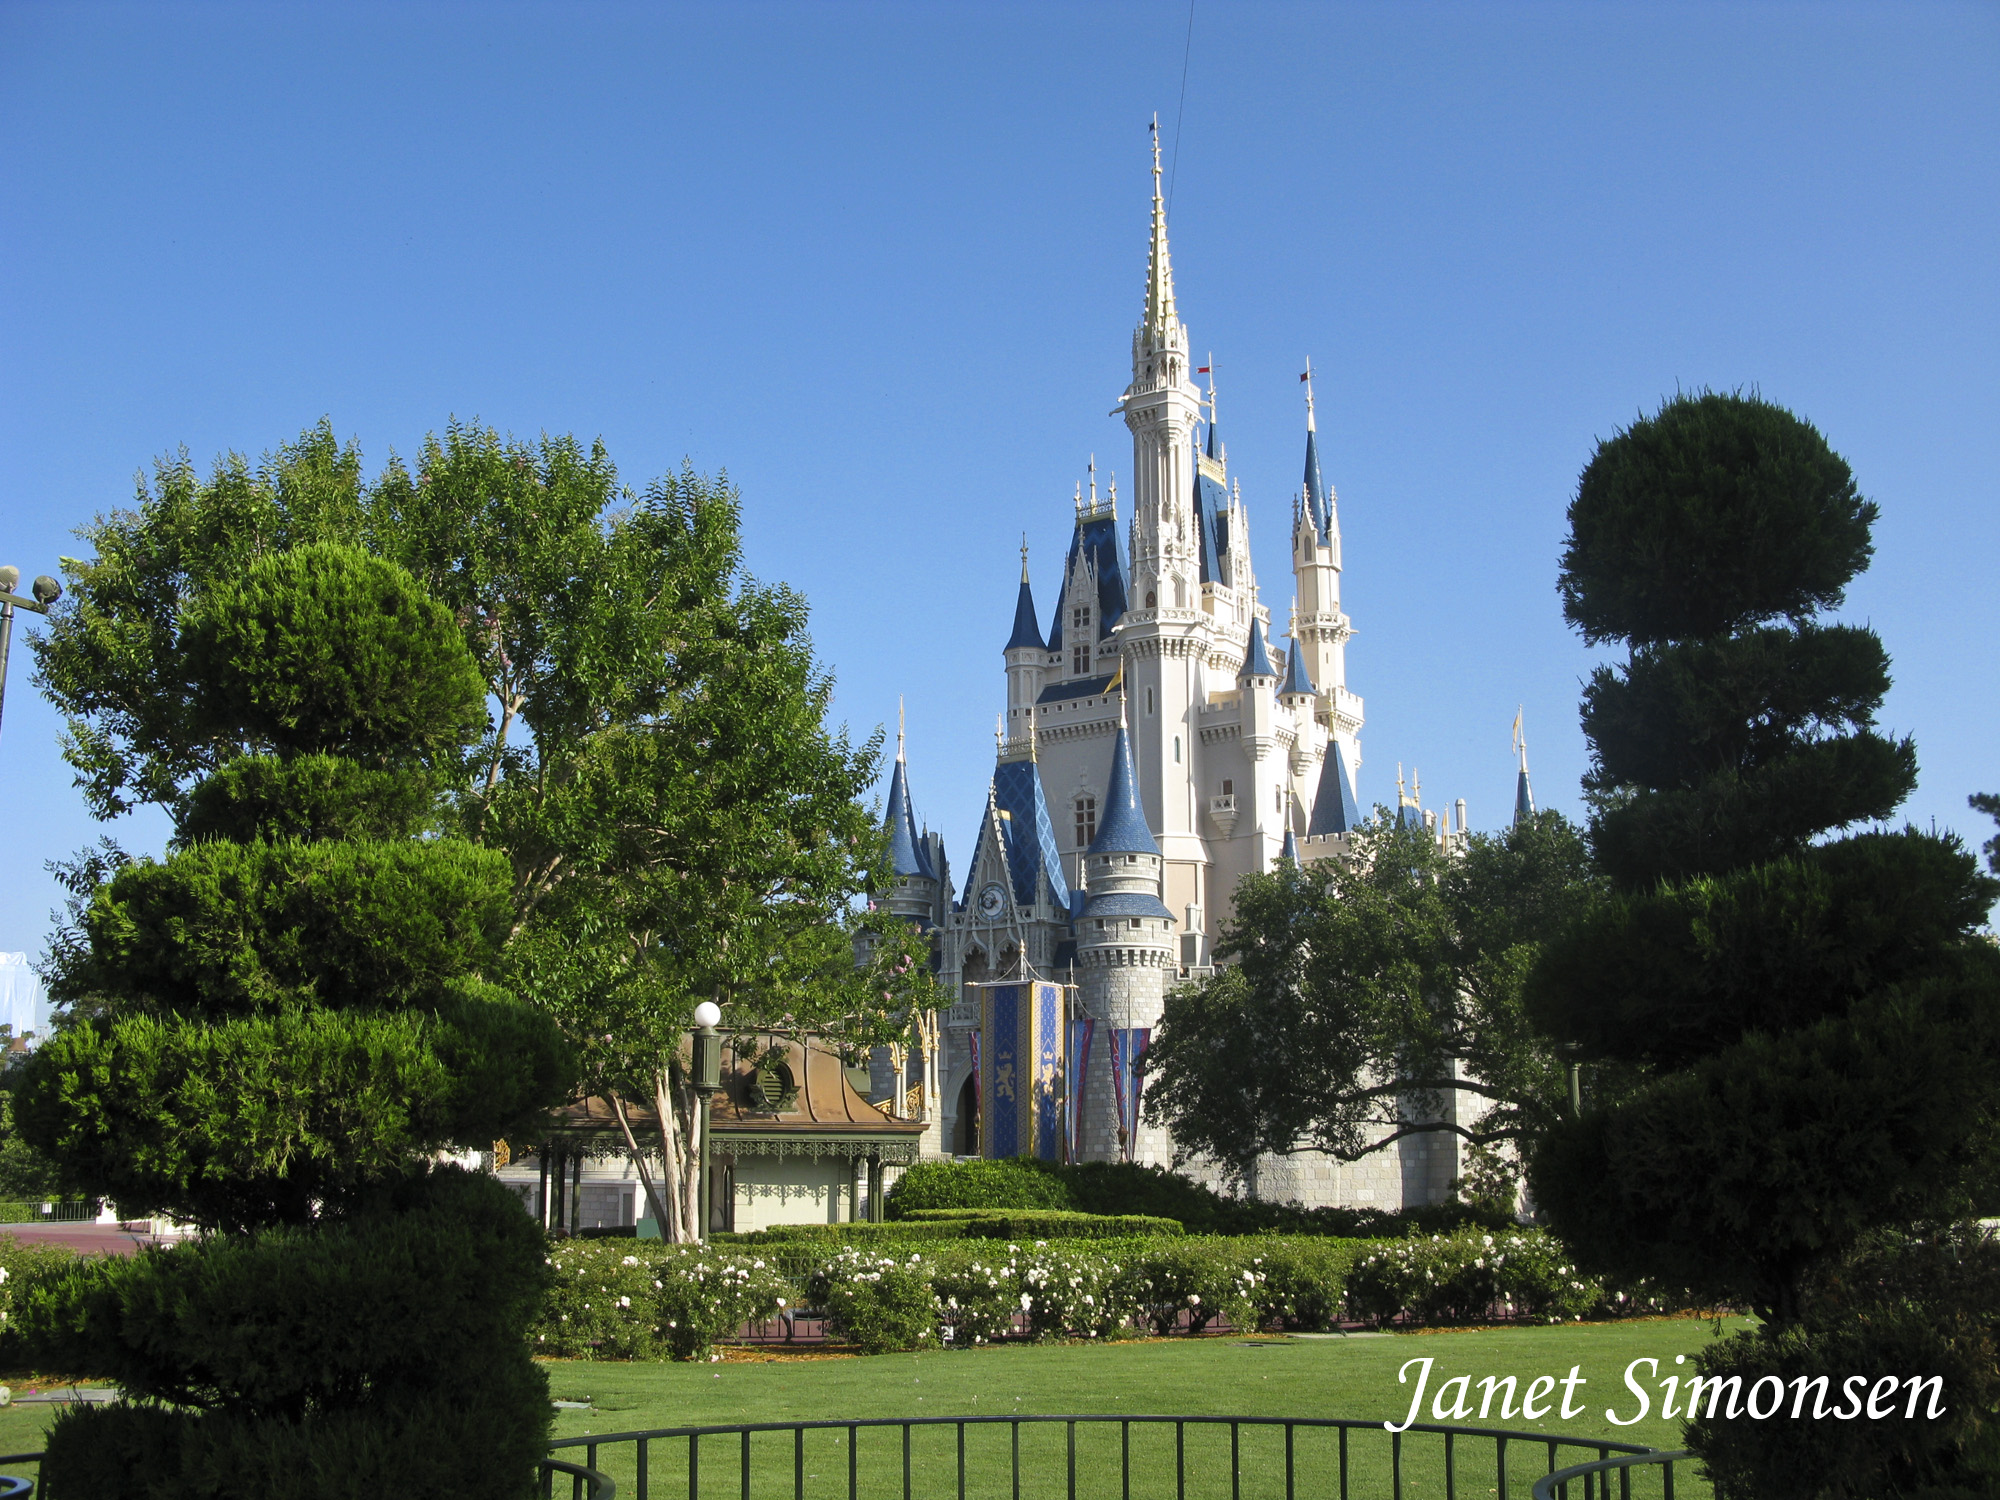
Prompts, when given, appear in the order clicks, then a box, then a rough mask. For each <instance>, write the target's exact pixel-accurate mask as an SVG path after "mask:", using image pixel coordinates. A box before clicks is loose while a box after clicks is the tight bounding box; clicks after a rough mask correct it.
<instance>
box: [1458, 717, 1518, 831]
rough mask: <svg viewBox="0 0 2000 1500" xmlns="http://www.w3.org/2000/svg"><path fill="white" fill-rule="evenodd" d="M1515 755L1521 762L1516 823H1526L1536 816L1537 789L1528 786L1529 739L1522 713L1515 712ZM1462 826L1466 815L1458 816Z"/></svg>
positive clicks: (1516, 803) (1516, 781) (1516, 791)
mask: <svg viewBox="0 0 2000 1500" xmlns="http://www.w3.org/2000/svg"><path fill="white" fill-rule="evenodd" d="M1514 754H1515V755H1516V756H1517V757H1519V759H1520V762H1521V770H1520V774H1519V775H1518V776H1516V777H1515V779H1514V821H1515V822H1516V823H1525V822H1527V821H1528V819H1530V818H1532V817H1533V816H1534V815H1535V789H1534V788H1533V787H1531V786H1529V785H1528V738H1527V736H1526V735H1524V734H1522V733H1521V711H1520V710H1519V709H1518V708H1517V709H1515V710H1514ZM1458 821H1459V824H1460V826H1461V827H1462V826H1464V823H1465V814H1464V813H1463V812H1461V813H1460V814H1459V815H1458Z"/></svg>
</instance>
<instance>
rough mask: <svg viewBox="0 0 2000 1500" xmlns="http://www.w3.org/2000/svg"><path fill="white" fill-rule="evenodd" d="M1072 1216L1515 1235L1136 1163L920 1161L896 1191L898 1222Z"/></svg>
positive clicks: (1443, 1211)
mask: <svg viewBox="0 0 2000 1500" xmlns="http://www.w3.org/2000/svg"><path fill="white" fill-rule="evenodd" d="M979 1209H985V1210H989V1211H991V1210H1021V1209H1067V1210H1070V1211H1072V1212H1081V1213H1089V1214H1098V1215H1109V1216H1129V1215H1140V1216H1144V1217H1148V1218H1156V1219H1172V1220H1174V1221H1176V1222H1178V1223H1179V1224H1180V1225H1181V1226H1182V1227H1183V1228H1184V1229H1185V1230H1186V1231H1187V1232H1188V1233H1189V1234H1196V1235H1245V1234H1283V1235H1333V1236H1337V1237H1339V1238H1342V1239H1375V1238H1397V1237H1400V1236H1403V1235H1407V1234H1449V1233H1452V1232H1453V1231H1456V1230H1459V1229H1466V1228H1473V1227H1478V1228H1483V1229H1487V1230H1494V1231H1497V1230H1503V1229H1505V1230H1512V1229H1517V1228H1519V1227H1520V1226H1519V1225H1518V1224H1516V1223H1515V1221H1514V1220H1513V1219H1512V1218H1511V1217H1509V1216H1508V1215H1506V1214H1504V1213H1497V1212H1494V1211H1491V1210H1485V1209H1479V1208H1475V1207H1472V1206H1470V1205H1468V1204H1463V1203H1438V1204H1431V1205H1428V1206H1426V1207H1422V1208H1410V1209H1403V1210H1401V1211H1400V1212H1397V1213H1388V1212H1385V1211H1383V1210H1381V1209H1374V1208H1301V1207H1300V1206H1299V1205H1297V1204H1295V1203H1260V1202H1257V1201H1256V1200H1254V1199H1247V1198H1229V1197H1225V1196H1224V1195H1223V1194H1221V1193H1218V1192H1216V1191H1215V1190H1214V1189H1213V1188H1209V1187H1205V1186H1203V1185H1202V1184H1201V1183H1198V1182H1196V1181H1194V1180H1193V1179H1192V1178H1188V1177H1183V1176H1181V1175H1180V1174H1179V1173H1177V1172H1170V1171H1168V1170H1167V1169H1166V1168H1165V1167H1150V1166H1140V1165H1138V1164H1137V1163H1135V1162H1101V1161H1100V1162H1079V1163H1077V1164H1075V1165H1073V1166H1065V1165H1062V1164H1060V1163H1056V1162H1044V1161H1037V1160H1035V1159H1033V1158H1030V1157H1010V1158H1007V1159H1005V1160H1001V1161H972V1162H919V1163H917V1164H916V1165H915V1166H912V1167H911V1168H909V1170H908V1171H906V1172H904V1174H903V1175H902V1177H901V1178H899V1179H898V1180H897V1182H896V1185H895V1186H894V1187H892V1188H890V1189H889V1196H888V1199H887V1203H886V1211H887V1214H888V1217H889V1218H890V1220H892V1221H897V1220H903V1221H907V1220H910V1219H914V1218H917V1217H919V1216H928V1215H929V1214H932V1213H935V1212H937V1211H939V1210H961V1211H963V1210H979Z"/></svg>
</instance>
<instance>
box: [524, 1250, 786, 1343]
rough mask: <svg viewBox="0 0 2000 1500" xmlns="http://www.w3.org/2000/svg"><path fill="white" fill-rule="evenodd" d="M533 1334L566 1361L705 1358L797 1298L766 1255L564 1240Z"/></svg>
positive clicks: (552, 1262)
mask: <svg viewBox="0 0 2000 1500" xmlns="http://www.w3.org/2000/svg"><path fill="white" fill-rule="evenodd" d="M545 1259H546V1263H547V1265H548V1267H549V1271H550V1275H551V1277H552V1285H551V1289H550V1291H549V1295H548V1298H547V1300H546V1301H545V1302H544V1303H543V1307H542V1313H541V1318H540V1320H539V1322H538V1323H537V1325H536V1327H535V1331H534V1348H535V1352H536V1353H538V1354H548V1355H557V1356H563V1357H568V1358H582V1359H589V1358H608V1359H663V1358H664V1359H677V1360H699V1359H707V1358H709V1357H710V1356H711V1355H712V1354H713V1353H714V1349H715V1345H716V1344H717V1343H719V1342H721V1341H723V1340H725V1339H728V1338H730V1337H732V1336H734V1335H735V1334H736V1333H738V1332H739V1331H740V1330H741V1329H742V1328H743V1326H744V1325H745V1324H746V1323H761V1322H763V1321H765V1320H766V1319H768V1318H772V1317H775V1316H777V1315H778V1314H779V1313H780V1312H782V1311H784V1310H785V1309H786V1308H787V1307H789V1306H791V1305H792V1304H793V1303H794V1302H795V1301H796V1298H797V1295H798V1294H797V1292H796V1291H795V1289H794V1287H793V1284H792V1282H791V1281H790V1279H788V1278H787V1277H786V1276H785V1275H784V1274H783V1272H782V1270H781V1269H780V1268H779V1267H778V1266H777V1265H776V1264H774V1263H773V1262H771V1261H770V1260H768V1259H767V1258H766V1257H764V1256H761V1255H756V1254H752V1253H749V1252H745V1251H738V1250H733V1249H730V1248H727V1247H721V1246H700V1245H662V1244H660V1243H659V1242H658V1241H653V1240H625V1239H617V1240H609V1239H606V1240H579V1239H573V1240H564V1241H561V1242H560V1243H558V1244H556V1245H554V1246H552V1247H551V1248H550V1250H549V1252H548V1255H547V1256H546V1258H545Z"/></svg>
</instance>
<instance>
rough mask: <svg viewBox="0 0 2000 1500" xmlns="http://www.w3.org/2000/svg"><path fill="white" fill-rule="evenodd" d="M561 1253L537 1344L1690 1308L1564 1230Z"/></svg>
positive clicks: (932, 1336) (970, 1341) (697, 1349)
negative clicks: (763, 1333) (1587, 1272)
mask: <svg viewBox="0 0 2000 1500" xmlns="http://www.w3.org/2000/svg"><path fill="white" fill-rule="evenodd" d="M965 1222H968V1221H966V1220H944V1221H932V1223H933V1224H938V1223H942V1224H946V1225H952V1226H954V1227H955V1226H956V1225H958V1224H963V1223H965ZM973 1222H976V1221H973ZM813 1227H817V1226H813ZM869 1227H873V1228H886V1227H889V1226H869ZM906 1227H909V1228H927V1227H931V1225H927V1224H923V1223H918V1224H913V1225H908V1226H906ZM550 1263H551V1266H552V1267H553V1268H554V1271H555V1274H556V1280H557V1283H558V1286H557V1291H556V1292H555V1294H554V1295H553V1296H552V1297H551V1298H550V1300H549V1304H548V1307H549V1311H548V1312H547V1314H546V1315H545V1317H544V1322H543V1324H542V1326H541V1327H540V1329H539V1330H538V1332H537V1340H536V1349H537V1352H540V1353H545V1354H571V1355H586V1356H588V1355H593V1354H594V1355H600V1356H609V1357H613V1358H634V1359H657V1358H662V1357H666V1356H668V1355H671V1356H673V1357H676V1358H682V1359H688V1358H702V1357H704V1356H706V1355H707V1354H708V1352H709V1348H710V1345H711V1344H713V1343H716V1342H720V1341H722V1340H725V1339H727V1338H729V1337H730V1336H731V1335H733V1334H734V1333H735V1332H736V1331H737V1330H738V1329H739V1328H740V1327H741V1326H742V1325H743V1324H744V1323H746V1322H754V1321H762V1320H763V1319H766V1318H769V1317H771V1316H773V1315H775V1314H776V1313H778V1312H780V1311H783V1310H785V1308H786V1303H787V1302H788V1301H789V1302H790V1303H791V1304H792V1305H793V1306H794V1307H801V1308H812V1309H815V1310H817V1311H818V1312H820V1313H822V1314H824V1315H825V1316H826V1317H827V1318H828V1320H829V1321H830V1322H831V1323H832V1324H833V1325H834V1331H835V1332H836V1334H837V1335H838V1336H839V1337H842V1338H844V1339H846V1340H848V1341H850V1342H852V1343H854V1344H856V1345H858V1346H859V1347H860V1348H862V1349H863V1350H864V1351H866V1352H869V1353H880V1352H885V1351H888V1350H892V1349H916V1348H928V1347H931V1346H933V1345H934V1344H937V1343H940V1342H941V1343H943V1344H944V1345H945V1346H947V1347H950V1348H970V1347H975V1346H977V1345H980V1344H986V1343H992V1342H994V1341H996V1340H999V1339H1004V1338H1019V1337H1026V1338H1029V1339H1102V1338H1112V1337H1117V1336H1118V1335H1119V1334H1121V1333H1123V1332H1125V1331H1126V1330H1128V1329H1138V1330H1142V1331H1148V1332H1151V1333H1154V1334H1159V1335H1166V1334H1174V1333H1181V1332H1185V1333H1189V1334H1199V1333H1201V1332H1203V1331H1204V1330H1206V1329H1208V1328H1210V1327H1211V1326H1213V1325H1214V1324H1215V1323H1216V1322H1217V1321H1219V1320H1221V1319H1227V1320H1228V1321H1229V1323H1230V1324H1231V1325H1232V1326H1233V1327H1235V1328H1236V1329H1238V1330H1242V1331H1249V1330H1253V1329H1259V1328H1270V1327H1274V1326H1275V1327H1278V1328H1282V1329H1288V1330H1295V1331H1308V1330H1311V1331H1323V1330H1328V1329H1332V1328H1336V1327H1338V1326H1339V1325H1340V1323H1341V1321H1342V1320H1343V1319H1350V1320H1351V1319H1356V1318H1361V1319H1371V1320H1373V1321H1376V1322H1378V1323H1386V1322H1389V1321H1392V1320H1396V1319H1401V1320H1404V1321H1406V1322H1409V1323H1436V1322H1463V1321H1476V1320H1480V1319H1485V1318H1488V1317H1492V1316H1495V1310H1496V1308H1498V1309H1501V1310H1502V1311H1501V1312H1500V1313H1499V1315H1500V1316H1511V1317H1514V1318H1516V1319H1535V1320H1537V1321H1542V1320H1546V1321H1550V1322H1554V1321H1559V1320H1567V1319H1570V1318H1575V1317H1581V1316H1585V1315H1595V1316H1618V1315H1621V1314H1628V1313H1639V1312H1659V1311H1667V1310H1671V1309H1672V1308H1673V1307H1675V1306H1680V1305H1685V1303H1684V1302H1677V1301H1675V1300H1673V1299H1669V1298H1667V1297H1664V1296H1662V1295H1659V1294H1658V1293H1657V1291H1651V1292H1649V1291H1645V1290H1644V1289H1639V1290H1627V1291H1623V1292H1619V1291H1613V1290H1609V1289H1607V1288H1606V1287H1605V1286H1604V1285H1603V1284H1602V1283H1600V1282H1597V1281H1594V1280H1590V1279H1588V1278H1584V1277H1579V1276H1578V1275H1577V1274H1576V1271H1575V1268H1574V1267H1573V1266H1572V1265H1571V1264H1570V1261H1569V1256H1568V1252H1567V1251H1566V1250H1565V1249H1564V1247H1563V1246H1562V1244H1561V1242H1560V1241H1558V1240H1555V1239H1554V1238H1552V1237H1551V1236H1549V1235H1547V1234H1545V1233H1543V1232H1542V1231H1540V1230H1520V1231H1516V1232H1514V1233H1512V1234H1502V1235H1488V1234H1486V1233H1484V1232H1483V1231H1477V1230H1474V1231H1467V1232H1462V1233H1459V1234H1454V1235H1439V1236H1433V1237H1429V1238H1410V1239H1404V1240H1372V1241H1371V1240H1342V1239H1335V1238H1332V1237H1330V1236H1326V1235H1297V1236H1277V1235H1261V1236H1221V1235H1211V1236H1202V1237H1195V1236H1183V1235H1174V1234H1168V1235H1148V1236H1142V1237H1134V1238H1126V1239H1099V1240H1077V1239H1054V1240H1038V1241H1027V1240H992V1239H981V1238H969V1237H959V1238H933V1239H928V1240H920V1241H917V1242H913V1243H903V1244H896V1243H893V1242H887V1241H884V1240H882V1239H881V1238H879V1237H878V1238H877V1239H876V1240H875V1241H873V1242H871V1243H865V1244H855V1243H846V1244H842V1243H841V1242H840V1241H839V1240H838V1239H836V1238H834V1237H830V1236H822V1237H820V1238H818V1239H816V1240H815V1239H810V1238H805V1239H801V1238H794V1239H785V1240H780V1241H778V1242H776V1243H774V1244H772V1245H769V1246H766V1247H763V1249H762V1251H761V1253H760V1252H759V1250H758V1249H757V1248H756V1247H751V1246H741V1245H738V1246H718V1247H713V1248H711V1249H709V1250H707V1251H700V1250H695V1249H692V1248H677V1247H673V1246H665V1247H662V1246H659V1245H657V1244H653V1245H650V1246H648V1245H640V1246H637V1247H633V1246H631V1245H630V1244H629V1242H627V1243H621V1242H617V1241H610V1242H607V1241H570V1242H568V1243H566V1244H564V1245H562V1246H559V1247H557V1249H556V1250H555V1251H554V1253H553V1254H552V1255H551V1257H550ZM696 1268H700V1269H699V1272H698V1274H697V1270H696ZM676 1278H678V1279H676Z"/></svg>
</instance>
